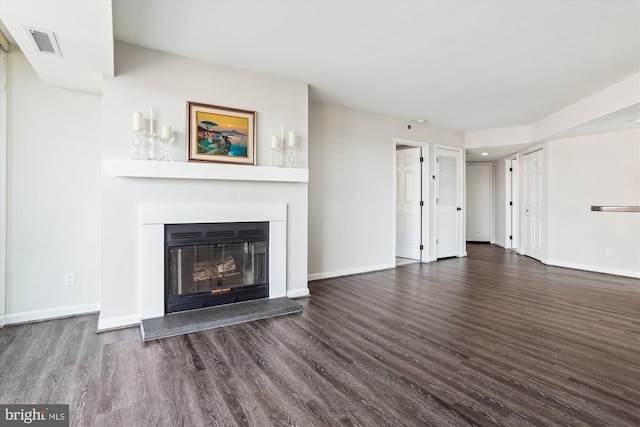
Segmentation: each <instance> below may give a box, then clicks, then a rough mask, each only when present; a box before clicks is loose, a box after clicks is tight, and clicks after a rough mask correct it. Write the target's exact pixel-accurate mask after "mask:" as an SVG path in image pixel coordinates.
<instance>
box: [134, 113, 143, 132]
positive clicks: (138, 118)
mask: <svg viewBox="0 0 640 427" xmlns="http://www.w3.org/2000/svg"><path fill="white" fill-rule="evenodd" d="M141 130H142V113H133V131H134V132H140V131H141Z"/></svg>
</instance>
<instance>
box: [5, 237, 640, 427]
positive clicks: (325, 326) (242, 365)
mask: <svg viewBox="0 0 640 427" xmlns="http://www.w3.org/2000/svg"><path fill="white" fill-rule="evenodd" d="M468 252H469V257H468V258H463V259H447V260H441V261H439V262H436V263H431V264H412V265H407V266H403V267H399V268H397V269H395V270H387V271H381V272H375V273H370V274H362V275H356V276H350V277H344V278H337V279H330V280H323V281H317V282H312V283H311V284H310V289H311V297H310V298H308V299H303V300H299V301H300V302H301V303H302V304H303V305H304V312H303V313H302V314H296V315H289V316H284V317H279V318H274V319H267V320H260V321H255V322H251V323H246V324H242V325H235V326H231V327H227V328H222V329H216V330H210V331H205V332H198V333H193V334H188V335H183V336H179V337H172V338H167V339H162V340H158V341H152V342H148V343H143V342H142V340H141V338H140V332H139V330H138V329H137V328H131V329H125V330H120V331H113V332H107V333H103V334H96V333H95V330H96V323H97V316H95V315H92V316H81V317H75V318H69V319H62V320H54V321H46V322H41V323H34V324H27V325H19V326H10V327H5V328H4V329H2V330H0V403H4V404H7V403H68V404H70V406H71V425H77V426H145V425H149V426H183V425H184V426H205V425H206V426H209V425H211V426H236V425H238V426H271V425H273V426H319V425H344V426H368V427H371V426H400V425H406V426H429V425H432V426H467V425H472V426H518V427H522V426H525V427H526V426H638V425H640V410H639V408H638V402H640V281H638V280H634V279H627V278H621V277H615V276H608V275H603V274H595V273H587V272H582V271H575V270H568V269H562V268H554V267H548V266H545V265H543V264H540V263H539V262H537V261H534V260H532V259H529V258H526V257H522V256H519V255H516V254H513V253H510V252H507V251H504V250H502V249H500V248H497V247H494V246H490V245H469V247H468Z"/></svg>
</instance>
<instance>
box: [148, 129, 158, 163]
mask: <svg viewBox="0 0 640 427" xmlns="http://www.w3.org/2000/svg"><path fill="white" fill-rule="evenodd" d="M156 136H157V135H156V134H155V133H153V132H152V133H150V134H149V157H147V160H155V159H156Z"/></svg>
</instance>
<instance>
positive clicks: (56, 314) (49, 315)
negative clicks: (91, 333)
mask: <svg viewBox="0 0 640 427" xmlns="http://www.w3.org/2000/svg"><path fill="white" fill-rule="evenodd" d="M99 311H100V303H92V304H80V305H70V306H66V307H56V308H45V309H43V310H32V311H23V312H20V313H9V314H6V315H5V316H4V322H5V325H15V324H17V323H28V322H38V321H41V320H51V319H59V318H61V317H71V316H79V315H81V314H90V313H97V312H99Z"/></svg>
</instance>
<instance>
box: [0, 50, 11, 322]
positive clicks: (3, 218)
mask: <svg viewBox="0 0 640 427" xmlns="http://www.w3.org/2000/svg"><path fill="white" fill-rule="evenodd" d="M8 104H9V103H8V100H7V54H6V52H5V51H4V50H3V49H1V48H0V328H1V327H3V326H4V321H5V316H6V310H7V204H8V198H7V197H8V193H7V191H8V190H7V181H8V179H9V172H8V164H9V161H8V158H7V156H8V146H9V142H8V141H9V134H8V130H7V124H8V119H7V117H8V111H7V108H8Z"/></svg>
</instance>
